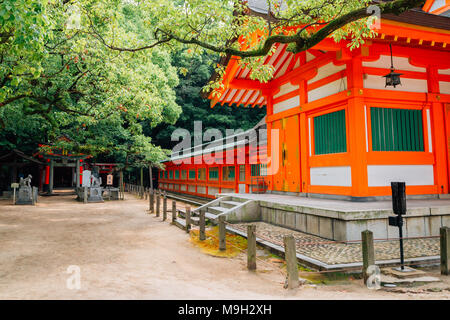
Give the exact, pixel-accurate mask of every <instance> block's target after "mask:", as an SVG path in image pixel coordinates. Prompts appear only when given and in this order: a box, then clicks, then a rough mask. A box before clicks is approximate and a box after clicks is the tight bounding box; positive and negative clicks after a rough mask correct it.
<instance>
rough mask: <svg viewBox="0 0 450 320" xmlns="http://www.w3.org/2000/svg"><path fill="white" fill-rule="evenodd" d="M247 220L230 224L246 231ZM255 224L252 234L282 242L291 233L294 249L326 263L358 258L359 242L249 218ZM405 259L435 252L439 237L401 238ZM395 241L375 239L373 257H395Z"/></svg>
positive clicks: (338, 262)
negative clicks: (322, 236) (312, 233)
mask: <svg viewBox="0 0 450 320" xmlns="http://www.w3.org/2000/svg"><path fill="white" fill-rule="evenodd" d="M247 224H248V223H240V224H233V225H232V226H233V228H235V229H238V230H240V231H243V232H245V233H246V232H247ZM251 224H255V225H256V236H257V237H259V238H261V239H264V240H267V241H269V242H272V243H274V244H277V245H279V246H283V236H284V235H287V234H292V235H293V236H294V238H295V241H296V245H297V252H298V253H300V254H303V255H305V256H307V257H310V258H313V259H317V260H319V261H321V262H324V263H326V264H329V265H333V264H343V263H353V262H361V261H362V253H361V243H360V242H356V243H339V242H334V241H330V240H326V239H323V238H320V237H317V236H313V235H310V234H306V233H303V232H298V231H293V230H290V229H286V228H282V227H278V226H275V225H271V224H268V223H265V222H252V223H251ZM404 249H405V259H408V258H417V257H428V256H436V255H439V238H428V239H406V240H404ZM399 251H400V249H399V241H398V240H392V241H391V240H390V241H377V242H375V259H376V260H377V261H379V260H390V259H398V258H399Z"/></svg>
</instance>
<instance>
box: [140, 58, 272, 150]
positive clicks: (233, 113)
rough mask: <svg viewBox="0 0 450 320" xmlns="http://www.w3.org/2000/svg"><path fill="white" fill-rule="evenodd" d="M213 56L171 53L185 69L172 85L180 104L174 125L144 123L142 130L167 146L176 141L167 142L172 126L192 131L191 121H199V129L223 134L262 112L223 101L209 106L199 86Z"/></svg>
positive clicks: (248, 123)
mask: <svg viewBox="0 0 450 320" xmlns="http://www.w3.org/2000/svg"><path fill="white" fill-rule="evenodd" d="M216 60H217V57H216V56H211V55H207V54H203V55H191V54H189V53H188V52H187V51H185V50H183V51H179V52H177V53H174V56H173V64H174V66H175V67H177V68H179V69H180V68H185V69H186V70H187V73H186V75H184V76H183V75H180V84H179V85H178V86H177V87H176V94H177V100H176V101H177V103H178V104H179V105H181V106H182V108H183V112H182V113H181V115H180V117H179V119H178V121H177V122H176V123H175V124H174V125H169V126H167V125H165V124H161V125H159V126H157V127H155V128H154V129H151V128H150V126H148V125H144V133H145V134H146V135H149V136H152V137H154V142H155V143H156V144H158V145H161V146H162V147H163V148H167V149H171V148H172V147H173V146H174V145H175V144H177V143H178V142H171V135H172V132H173V130H175V129H176V128H184V129H187V130H189V131H190V132H191V133H192V131H193V129H194V127H193V124H194V121H202V125H203V130H206V129H209V128H217V129H219V130H221V131H222V133H223V135H224V136H225V130H226V129H239V128H240V129H243V130H247V129H250V128H252V127H254V126H255V125H256V124H257V123H258V122H259V121H260V120H261V119H262V118H263V117H264V116H265V114H266V110H265V108H243V107H242V106H240V107H236V106H233V107H230V106H228V105H226V104H225V105H223V106H221V105H220V104H218V105H216V106H215V107H214V108H211V107H210V101H209V100H208V99H204V98H202V97H201V95H200V92H201V89H202V86H203V85H204V84H205V83H206V82H207V81H208V79H209V78H210V75H211V72H212V69H213V65H214V61H216Z"/></svg>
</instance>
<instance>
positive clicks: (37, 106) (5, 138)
mask: <svg viewBox="0 0 450 320" xmlns="http://www.w3.org/2000/svg"><path fill="white" fill-rule="evenodd" d="M21 2H23V3H24V7H18V6H13V7H10V6H8V5H7V3H8V1H6V2H3V3H1V4H0V8H2V7H4V8H5V9H8V10H10V11H11V12H12V14H13V15H14V16H15V21H16V22H17V24H16V25H15V24H5V25H4V28H3V29H2V32H10V33H11V34H12V36H9V37H8V38H7V39H6V40H5V41H4V42H2V43H1V45H2V46H0V54H1V55H2V59H1V60H0V84H3V87H2V88H1V90H2V91H1V92H3V93H4V96H3V97H2V99H1V100H0V113H1V116H2V119H3V121H2V123H0V125H1V127H0V128H1V129H0V139H1V141H2V142H1V146H2V147H4V148H7V149H11V148H20V149H22V150H23V149H24V148H25V149H26V148H28V149H30V150H31V149H33V148H36V147H37V144H38V143H52V142H55V143H56V145H57V146H60V147H64V148H65V149H66V150H68V151H70V152H83V153H87V154H91V155H93V156H95V157H97V158H102V157H103V158H109V159H111V160H113V161H114V162H123V163H128V164H132V163H147V164H148V162H159V161H160V160H161V159H164V158H165V157H166V152H164V151H163V150H162V149H161V148H160V147H157V146H155V145H153V144H152V141H151V138H149V137H146V136H145V135H143V133H142V126H141V123H142V122H143V121H145V123H146V125H147V126H149V127H154V126H156V125H158V124H161V123H169V124H170V123H171V124H173V123H175V121H176V120H177V118H178V116H179V115H180V113H181V108H180V106H179V105H178V104H177V102H176V96H175V92H174V87H176V86H177V85H178V83H179V80H178V75H177V69H176V68H175V67H173V66H172V64H171V56H170V54H169V53H168V52H167V51H166V50H164V49H160V48H155V49H154V50H152V51H141V52H136V53H131V52H117V51H113V50H110V49H108V48H107V47H105V46H103V45H100V44H99V42H98V39H96V38H95V37H94V36H93V35H92V34H90V33H89V32H88V31H89V30H88V29H86V28H85V26H86V25H87V21H86V19H87V18H86V16H85V15H83V14H81V15H80V18H81V19H78V22H79V24H78V22H77V19H74V17H73V15H74V14H76V13H77V12H80V10H81V9H80V8H85V9H89V10H90V12H91V15H90V16H89V19H90V20H89V23H94V24H95V25H96V26H98V27H99V28H106V29H109V28H111V29H113V30H114V32H115V33H116V35H117V36H118V37H120V38H121V37H125V35H126V37H127V39H140V38H143V39H145V34H144V33H142V32H141V27H142V23H143V18H142V16H141V12H140V11H139V10H138V8H136V7H135V6H133V5H130V4H127V3H123V2H122V1H108V2H103V1H78V2H68V3H66V2H60V1H51V2H48V3H47V2H41V3H40V5H39V6H37V5H36V6H35V5H34V4H33V3H34V2H31V1H30V3H28V2H27V1H21ZM27 3H28V4H27ZM71 3H74V4H76V5H78V7H73V6H71ZM113 4H114V6H112V7H108V5H113ZM25 5H28V6H29V7H30V8H33V9H35V10H34V11H32V12H31V11H30V10H31V9H29V10H28V9H26V6H25ZM35 7H38V8H40V10H38V9H36V8H35ZM0 10H1V9H0ZM26 10H28V11H27V12H26V13H24V12H25V11H26ZM81 12H82V11H81ZM29 15H31V17H29V19H30V20H29V21H28V20H26V21H25V20H23V18H21V19H22V20H19V18H20V17H22V16H25V17H28V16H29ZM5 17H6V15H3V19H5ZM40 19H42V21H46V20H50V21H52V24H51V25H50V24H47V25H45V26H43V28H42V30H40V31H41V32H42V34H43V35H41V36H40V37H34V38H33V37H32V38H31V39H30V38H27V37H25V38H24V37H23V36H21V35H22V34H23V33H26V32H27V30H29V29H33V28H35V27H36V26H35V25H36V23H38V22H39V23H40V21H41V20H40ZM104 19H109V23H108V24H107V25H105V24H104ZM27 23H28V24H27ZM40 25H41V24H39V26H40ZM22 29H23V31H21V30H22ZM2 34H3V33H2ZM31 34H32V33H31ZM2 39H3V38H2ZM33 41H34V42H33ZM129 41H130V43H131V42H132V40H129ZM136 41H137V40H136ZM11 46H13V47H14V46H15V47H17V50H16V51H11V50H10V48H11ZM30 49H31V50H30ZM28 51H30V52H32V51H33V52H39V54H35V55H34V56H32V57H30V59H28V60H24V61H22V60H23V59H22V57H23V55H27V53H28ZM30 54H31V53H30ZM25 63H27V64H26V65H25ZM33 63H34V64H36V67H35V69H33ZM34 70H40V72H38V73H35V72H34ZM29 71H31V72H29ZM11 75H13V76H11ZM14 79H19V80H14ZM32 128H33V129H34V130H36V131H37V132H38V134H35V135H32V134H30V130H31V129H32ZM63 135H64V136H67V137H69V138H70V141H61V140H59V139H58V138H59V137H60V136H63Z"/></svg>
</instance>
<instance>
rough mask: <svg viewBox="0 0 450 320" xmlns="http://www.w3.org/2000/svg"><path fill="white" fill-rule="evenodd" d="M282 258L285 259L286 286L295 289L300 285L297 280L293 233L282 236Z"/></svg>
mask: <svg viewBox="0 0 450 320" xmlns="http://www.w3.org/2000/svg"><path fill="white" fill-rule="evenodd" d="M283 241H284V258H285V260H286V270H287V282H288V283H287V287H288V288H289V289H295V288H297V287H298V286H299V285H300V282H299V280H298V266H297V254H296V249H295V239H294V236H293V235H287V236H284V237H283Z"/></svg>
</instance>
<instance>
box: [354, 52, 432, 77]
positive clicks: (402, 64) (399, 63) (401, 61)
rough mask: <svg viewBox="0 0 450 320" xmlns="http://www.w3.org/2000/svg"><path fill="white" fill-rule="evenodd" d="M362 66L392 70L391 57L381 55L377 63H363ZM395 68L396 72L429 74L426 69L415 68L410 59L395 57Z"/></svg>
mask: <svg viewBox="0 0 450 320" xmlns="http://www.w3.org/2000/svg"><path fill="white" fill-rule="evenodd" d="M394 54H395V52H394ZM362 65H363V67H372V68H390V67H391V56H387V55H381V56H380V58H379V59H378V60H376V61H363V63H362ZM394 68H395V69H396V70H405V71H417V72H427V69H426V68H420V67H415V66H413V65H412V64H410V63H409V59H408V58H404V57H394Z"/></svg>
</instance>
